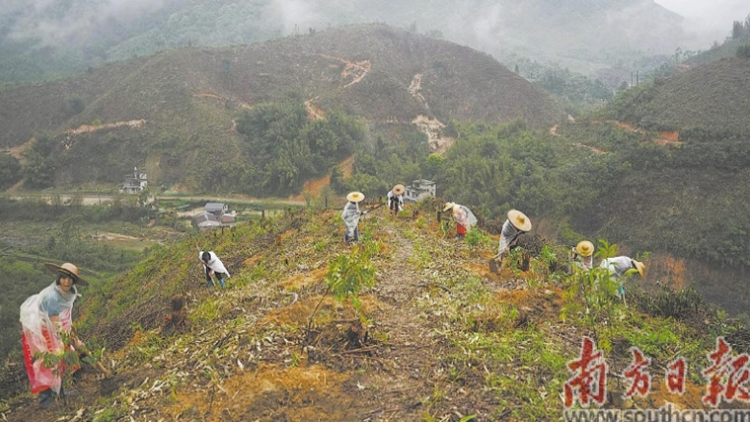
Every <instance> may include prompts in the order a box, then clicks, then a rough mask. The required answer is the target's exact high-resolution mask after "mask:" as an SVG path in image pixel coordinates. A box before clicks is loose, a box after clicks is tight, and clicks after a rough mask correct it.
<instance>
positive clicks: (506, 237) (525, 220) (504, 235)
mask: <svg viewBox="0 0 750 422" xmlns="http://www.w3.org/2000/svg"><path fill="white" fill-rule="evenodd" d="M529 230H531V220H529V217H527V216H526V214H524V213H522V212H521V211H518V210H510V211H508V219H507V220H505V223H503V228H502V230H501V232H500V244H499V247H498V251H497V255H495V256H494V257H492V260H490V267H491V268H490V269H492V267H493V263H494V265H495V266H496V267H495V268H494V270H495V272H498V273H499V272H500V268H501V266H502V263H503V258H504V257H505V256H506V255H507V254H508V252H509V251H510V250H512V249H514V248H515V247H516V244H517V243H518V237H519V236H521V235H522V234H524V233H526V232H528V231H529Z"/></svg>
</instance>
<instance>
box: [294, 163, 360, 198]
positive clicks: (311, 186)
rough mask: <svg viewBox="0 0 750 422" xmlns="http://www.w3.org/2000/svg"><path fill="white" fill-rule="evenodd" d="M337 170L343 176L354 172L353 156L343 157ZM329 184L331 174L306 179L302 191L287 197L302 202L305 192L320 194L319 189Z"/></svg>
mask: <svg viewBox="0 0 750 422" xmlns="http://www.w3.org/2000/svg"><path fill="white" fill-rule="evenodd" d="M338 167H339V170H341V172H342V173H343V175H344V177H349V176H351V175H352V173H353V172H354V156H353V155H352V156H351V157H349V158H347V159H345V160H344V161H342V162H340V163H339V165H338ZM330 184H331V175H330V174H329V175H326V176H323V177H321V178H320V179H317V180H308V181H307V182H305V184H304V185H303V186H302V193H300V194H299V195H297V196H290V197H289V198H288V200H289V201H295V202H303V201H304V200H305V194H309V195H313V196H315V195H320V192H321V190H322V189H323V188H324V187H326V186H330Z"/></svg>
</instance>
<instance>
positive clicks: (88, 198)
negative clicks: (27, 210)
mask: <svg viewBox="0 0 750 422" xmlns="http://www.w3.org/2000/svg"><path fill="white" fill-rule="evenodd" d="M59 195H60V199H61V200H63V201H65V200H68V199H70V198H72V197H73V194H69V193H60V194H59ZM115 197H116V196H115V195H110V194H104V195H97V194H85V195H82V199H83V205H101V204H106V203H107V202H112V201H113V200H114V198H115ZM27 198H45V199H47V200H48V201H49V200H51V199H52V194H39V193H29V194H17V193H16V194H13V195H11V196H10V199H15V200H21V199H27ZM154 198H155V199H159V200H183V201H191V202H192V201H196V202H200V201H206V202H230V203H234V204H258V203H275V204H285V205H296V206H299V205H305V201H292V200H288V199H278V198H267V199H258V198H249V197H229V196H226V197H215V196H213V197H212V196H203V195H194V196H193V195H190V196H182V195H157V196H155V197H151V198H149V201H153V199H154Z"/></svg>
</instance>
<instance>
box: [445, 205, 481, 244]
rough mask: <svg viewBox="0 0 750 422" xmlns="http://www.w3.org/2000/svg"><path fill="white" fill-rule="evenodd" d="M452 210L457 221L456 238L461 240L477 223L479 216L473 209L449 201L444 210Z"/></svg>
mask: <svg viewBox="0 0 750 422" xmlns="http://www.w3.org/2000/svg"><path fill="white" fill-rule="evenodd" d="M448 210H452V213H453V220H454V221H455V222H456V239H458V240H461V239H463V238H464V237H465V236H466V233H468V231H469V230H471V227H472V226H473V225H475V224H477V217H475V216H474V213H473V212H471V210H470V209H469V208H467V207H465V206H463V205H459V204H456V203H454V202H447V203H446V204H445V206H444V207H443V212H446V211H448Z"/></svg>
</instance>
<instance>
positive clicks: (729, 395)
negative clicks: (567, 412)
mask: <svg viewBox="0 0 750 422" xmlns="http://www.w3.org/2000/svg"><path fill="white" fill-rule="evenodd" d="M630 352H631V353H632V355H633V360H632V362H631V363H630V365H629V366H628V367H627V368H625V370H624V371H623V372H622V374H621V375H622V377H623V378H624V379H626V380H629V381H630V384H629V386H628V388H627V390H626V392H625V393H624V394H623V397H626V398H627V397H633V396H636V395H637V396H640V397H646V396H648V394H649V391H650V390H651V383H652V376H651V372H650V371H649V367H650V366H651V358H649V357H648V356H646V355H645V354H644V353H643V352H642V351H641V350H640V349H639V348H638V347H632V348H631V349H630ZM706 356H707V358H708V360H709V361H710V362H711V366H709V367H708V368H706V369H705V370H703V371H702V372H701V374H702V375H703V377H704V378H705V379H706V381H707V385H706V393H705V395H704V396H703V398H702V400H703V403H705V404H706V405H708V406H710V407H712V408H716V407H718V406H719V404H721V403H722V402H726V403H731V402H734V401H739V402H742V403H750V392H749V391H748V385H747V384H748V381H750V368H749V367H748V363H750V356H748V355H747V354H746V353H742V354H740V355H738V356H735V355H734V354H733V353H732V346H731V345H730V344H729V343H727V342H726V340H725V339H724V337H719V338H717V339H716V349H715V350H713V351H711V352H709V353H708V354H707V355H706ZM687 366H688V364H687V361H686V360H685V359H684V358H682V357H677V358H676V359H674V360H673V361H671V362H670V363H669V364H667V366H666V371H665V373H664V383H665V385H666V388H667V391H669V392H670V393H671V394H676V395H682V394H684V393H685V376H686V374H687ZM567 367H568V371H569V372H570V373H571V377H570V378H568V380H567V381H565V384H564V386H563V389H564V395H563V400H564V405H565V408H566V409H570V408H571V407H573V406H574V405H575V403H576V402H577V403H579V404H580V405H581V406H582V407H584V408H587V407H588V406H589V404H590V403H594V404H596V405H597V406H599V407H601V406H602V405H604V403H605V401H606V398H607V372H608V370H609V366H608V365H607V362H606V361H605V359H604V351H602V350H598V349H597V348H596V343H595V342H594V340H593V339H591V338H590V337H584V338H583V341H582V343H581V351H580V353H579V355H578V358H577V359H574V360H571V361H569V362H568V364H567Z"/></svg>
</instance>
